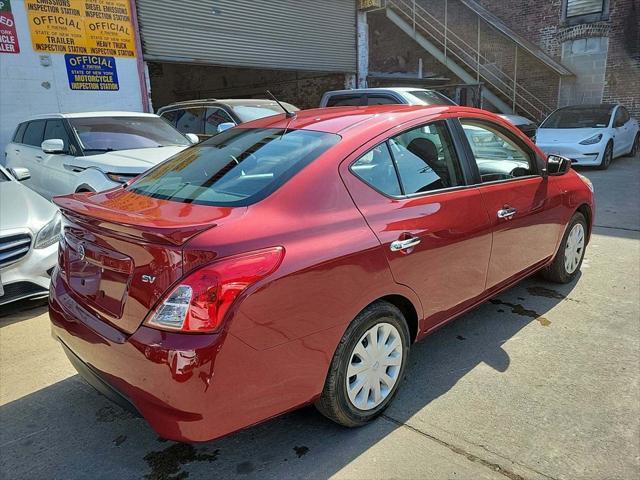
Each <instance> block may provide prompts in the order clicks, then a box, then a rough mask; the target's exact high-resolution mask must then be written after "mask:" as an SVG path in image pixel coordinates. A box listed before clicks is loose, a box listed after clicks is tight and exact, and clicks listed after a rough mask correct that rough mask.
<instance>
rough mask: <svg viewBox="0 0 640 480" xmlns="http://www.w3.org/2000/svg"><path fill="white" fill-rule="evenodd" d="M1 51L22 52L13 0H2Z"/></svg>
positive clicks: (0, 4)
mask: <svg viewBox="0 0 640 480" xmlns="http://www.w3.org/2000/svg"><path fill="white" fill-rule="evenodd" d="M0 53H20V45H19V44H18V32H17V31H16V22H15V21H14V19H13V13H11V0H0Z"/></svg>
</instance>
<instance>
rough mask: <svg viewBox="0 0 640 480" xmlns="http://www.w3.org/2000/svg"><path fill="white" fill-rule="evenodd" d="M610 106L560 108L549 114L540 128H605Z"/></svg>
mask: <svg viewBox="0 0 640 480" xmlns="http://www.w3.org/2000/svg"><path fill="white" fill-rule="evenodd" d="M612 110H613V108H612V107H609V106H602V107H600V106H597V107H589V108H585V107H580V108H561V109H560V110H556V111H555V112H554V113H552V114H551V115H549V118H547V119H546V120H545V121H544V122H543V123H542V125H540V128H606V127H607V126H608V125H609V119H610V118H611V111H612Z"/></svg>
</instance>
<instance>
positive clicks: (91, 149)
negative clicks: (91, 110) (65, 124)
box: [69, 117, 190, 155]
mask: <svg viewBox="0 0 640 480" xmlns="http://www.w3.org/2000/svg"><path fill="white" fill-rule="evenodd" d="M69 123H70V124H71V126H72V127H73V129H74V130H75V131H76V133H77V135H78V138H79V139H80V146H81V147H82V149H83V150H84V152H85V153H86V154H88V155H92V154H96V153H103V152H111V151H114V150H130V149H136V148H155V147H166V146H169V145H184V146H186V145H190V143H189V141H188V140H187V138H186V137H184V136H183V135H182V134H181V133H180V132H178V131H177V130H176V129H175V128H173V127H172V126H171V125H169V124H168V123H167V122H166V121H164V120H163V119H161V118H160V117H91V118H71V119H69Z"/></svg>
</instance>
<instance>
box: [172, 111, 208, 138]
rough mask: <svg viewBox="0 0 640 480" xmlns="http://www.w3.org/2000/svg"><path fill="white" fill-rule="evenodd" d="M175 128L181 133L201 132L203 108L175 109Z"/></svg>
mask: <svg viewBox="0 0 640 480" xmlns="http://www.w3.org/2000/svg"><path fill="white" fill-rule="evenodd" d="M177 112H178V115H177V118H176V129H177V130H178V131H179V132H181V133H203V132H202V130H203V122H204V108H186V109H184V110H179V111H177Z"/></svg>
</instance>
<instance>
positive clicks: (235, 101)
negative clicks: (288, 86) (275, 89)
mask: <svg viewBox="0 0 640 480" xmlns="http://www.w3.org/2000/svg"><path fill="white" fill-rule="evenodd" d="M282 103H284V104H285V105H291V106H292V107H293V105H292V104H290V103H287V102H282ZM212 104H225V105H231V106H234V105H247V104H250V105H277V104H278V102H276V101H275V100H270V99H268V98H204V99H198V100H184V101H181V102H174V103H170V104H168V105H164V106H163V107H160V108H159V109H158V111H161V110H165V109H168V108H176V107H186V106H191V105H212Z"/></svg>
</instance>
